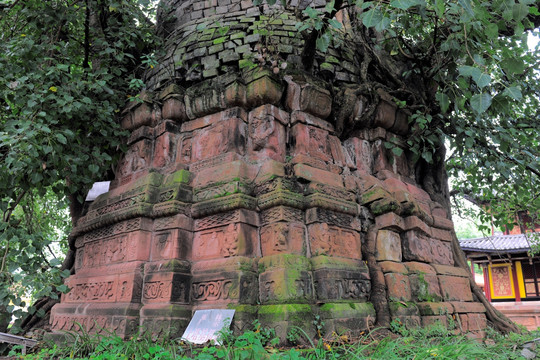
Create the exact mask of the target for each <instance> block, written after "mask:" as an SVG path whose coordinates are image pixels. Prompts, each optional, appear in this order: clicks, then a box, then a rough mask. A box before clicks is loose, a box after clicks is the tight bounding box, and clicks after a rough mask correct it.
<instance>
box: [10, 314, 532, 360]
mask: <svg viewBox="0 0 540 360" xmlns="http://www.w3.org/2000/svg"><path fill="white" fill-rule="evenodd" d="M393 324H395V329H396V330H397V333H402V335H401V336H392V337H386V338H380V337H378V336H379V335H378V334H377V333H376V332H374V333H370V334H366V335H364V336H363V337H361V338H358V339H357V341H355V342H354V343H349V342H348V337H347V336H336V337H335V338H334V339H324V340H323V339H321V340H320V341H319V342H318V344H317V345H313V344H312V345H311V347H310V348H302V349H294V348H292V349H290V348H289V349H287V348H281V349H278V348H276V347H275V346H276V345H277V343H276V342H275V341H274V342H269V343H268V342H266V339H265V338H264V336H263V335H262V334H261V332H257V331H248V332H246V333H244V334H242V335H240V336H238V337H232V336H230V335H229V337H228V340H227V342H226V343H224V344H223V345H222V346H211V345H205V346H198V347H193V346H190V345H189V344H185V343H183V342H181V341H179V340H167V339H165V338H164V337H158V338H155V337H154V338H153V337H151V336H149V335H144V336H141V337H134V338H131V339H129V340H126V341H124V340H122V339H121V338H119V337H117V336H115V335H112V334H108V335H107V334H105V335H89V334H87V333H85V332H79V334H78V335H73V338H70V339H69V342H68V344H70V345H68V346H65V347H59V346H57V345H51V346H50V347H49V348H44V349H41V350H38V352H36V353H35V354H31V355H27V356H25V357H24V359H26V360H45V359H53V358H54V359H68V358H69V359H81V360H82V359H111V360H112V359H134V360H138V359H167V360H169V359H186V360H187V359H198V360H213V359H239V360H240V359H276V360H277V359H283V360H293V359H295V360H296V359H297V360H300V359H388V360H392V359H400V360H402V359H449V360H451V359H478V360H482V359H486V360H488V359H495V360H498V359H500V360H503V359H505V360H506V359H519V358H521V357H520V354H519V353H520V351H521V345H523V344H524V343H525V342H527V341H530V340H532V339H534V338H537V337H538V336H539V334H538V332H532V333H527V334H526V335H518V334H514V333H511V334H509V335H507V336H503V335H501V334H499V333H498V332H496V331H489V329H488V331H487V337H486V339H485V341H484V342H479V341H477V340H474V339H470V338H468V337H467V336H464V335H455V333H454V332H453V331H452V330H447V329H446V328H445V327H444V326H443V325H442V324H440V323H438V324H434V325H431V326H428V327H425V328H420V329H406V328H405V327H404V326H403V325H402V324H401V323H400V322H399V321H394V322H393ZM375 338H377V339H378V340H377V341H373V339H375ZM18 354H20V349H19V348H13V349H12V352H11V354H10V355H14V356H15V355H18Z"/></svg>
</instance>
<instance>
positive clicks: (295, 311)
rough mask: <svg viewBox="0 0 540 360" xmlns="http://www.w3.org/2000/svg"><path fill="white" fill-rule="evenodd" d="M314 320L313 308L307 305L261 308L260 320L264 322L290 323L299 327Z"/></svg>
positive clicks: (278, 305)
mask: <svg viewBox="0 0 540 360" xmlns="http://www.w3.org/2000/svg"><path fill="white" fill-rule="evenodd" d="M312 318H313V313H312V311H311V306H309V305H307V304H277V305H262V306H260V307H259V319H260V320H261V321H263V322H278V321H288V322H292V323H295V325H297V324H298V323H299V322H300V323H302V322H305V323H306V324H309V323H310V322H311V320H312Z"/></svg>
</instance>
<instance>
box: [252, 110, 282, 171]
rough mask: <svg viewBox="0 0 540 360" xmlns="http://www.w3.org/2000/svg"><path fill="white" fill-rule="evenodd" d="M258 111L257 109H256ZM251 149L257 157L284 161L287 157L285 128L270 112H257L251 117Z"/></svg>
mask: <svg viewBox="0 0 540 360" xmlns="http://www.w3.org/2000/svg"><path fill="white" fill-rule="evenodd" d="M254 111H257V110H254ZM249 122H250V123H249V135H250V138H249V141H250V142H251V151H253V152H255V153H258V154H257V155H256V157H257V158H260V159H267V158H270V159H274V160H277V161H283V160H284V158H285V130H284V128H283V126H282V125H281V124H280V123H279V122H277V120H275V119H274V117H273V116H272V115H270V114H265V113H256V114H253V113H252V115H251V116H250V119H249Z"/></svg>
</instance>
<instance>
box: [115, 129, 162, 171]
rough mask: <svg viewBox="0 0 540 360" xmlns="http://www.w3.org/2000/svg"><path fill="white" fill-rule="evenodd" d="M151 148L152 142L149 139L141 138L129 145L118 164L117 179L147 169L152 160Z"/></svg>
mask: <svg viewBox="0 0 540 360" xmlns="http://www.w3.org/2000/svg"><path fill="white" fill-rule="evenodd" d="M152 149H153V144H152V141H151V140H149V139H142V140H140V141H137V142H136V143H134V144H133V145H131V146H130V147H129V149H128V151H127V152H126V154H125V155H124V157H123V158H122V160H120V163H119V164H118V171H117V175H116V177H117V179H118V178H122V177H125V176H128V175H131V174H133V173H135V172H138V171H144V170H147V169H148V168H149V167H150V164H151V161H152Z"/></svg>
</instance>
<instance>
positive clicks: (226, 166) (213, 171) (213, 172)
mask: <svg viewBox="0 0 540 360" xmlns="http://www.w3.org/2000/svg"><path fill="white" fill-rule="evenodd" d="M216 165H217V164H216ZM257 171H258V167H257V166H250V165H248V164H246V163H245V162H243V161H241V160H237V161H233V162H229V163H222V164H219V165H217V166H213V167H210V168H206V169H203V170H201V171H199V172H198V173H197V174H196V175H195V179H194V180H193V188H194V189H195V188H202V187H205V186H208V185H210V184H215V183H219V182H225V181H233V179H236V180H241V181H245V182H250V181H252V180H253V179H254V178H255V176H256V175H257Z"/></svg>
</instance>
